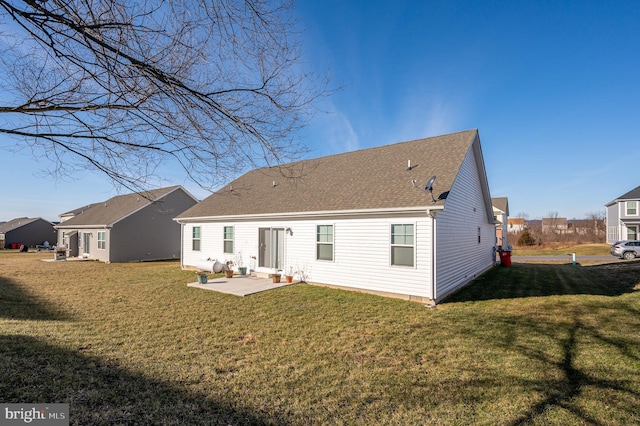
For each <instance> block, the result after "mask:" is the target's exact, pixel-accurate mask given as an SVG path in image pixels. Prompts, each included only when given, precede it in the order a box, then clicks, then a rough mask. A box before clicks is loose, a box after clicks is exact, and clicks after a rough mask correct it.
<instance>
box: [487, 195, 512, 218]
mask: <svg viewBox="0 0 640 426" xmlns="http://www.w3.org/2000/svg"><path fill="white" fill-rule="evenodd" d="M491 204H493V206H494V207H495V208H497V209H498V210H500V211H503V212H505V213H506V214H507V216H508V215H509V199H508V198H507V197H496V198H492V199H491Z"/></svg>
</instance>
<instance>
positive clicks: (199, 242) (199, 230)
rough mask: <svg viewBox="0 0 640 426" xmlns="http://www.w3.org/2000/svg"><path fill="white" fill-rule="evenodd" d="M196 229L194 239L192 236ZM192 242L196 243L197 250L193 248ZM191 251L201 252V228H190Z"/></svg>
mask: <svg viewBox="0 0 640 426" xmlns="http://www.w3.org/2000/svg"><path fill="white" fill-rule="evenodd" d="M196 228H197V229H198V238H196V237H194V235H193V234H194V231H195V230H196ZM194 241H198V248H197V249H194V248H193V243H194ZM191 251H202V227H201V226H194V227H192V228H191Z"/></svg>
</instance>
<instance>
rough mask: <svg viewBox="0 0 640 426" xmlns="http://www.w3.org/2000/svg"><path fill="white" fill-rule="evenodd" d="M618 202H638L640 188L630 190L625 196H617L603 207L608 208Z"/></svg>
mask: <svg viewBox="0 0 640 426" xmlns="http://www.w3.org/2000/svg"><path fill="white" fill-rule="evenodd" d="M618 200H640V186H638V187H637V188H634V189H632V190H631V191H629V192H627V193H626V194H623V195H621V196H619V197H618V198H616V199H615V200H612V201H609V202H608V203H607V204H605V206H610V205H611V204H614V203H616V202H617V201H618Z"/></svg>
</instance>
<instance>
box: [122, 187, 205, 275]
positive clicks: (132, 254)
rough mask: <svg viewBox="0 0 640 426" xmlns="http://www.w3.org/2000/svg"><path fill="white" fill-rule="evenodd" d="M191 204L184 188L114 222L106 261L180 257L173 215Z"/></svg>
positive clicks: (177, 225)
mask: <svg viewBox="0 0 640 426" xmlns="http://www.w3.org/2000/svg"><path fill="white" fill-rule="evenodd" d="M143 201H144V202H147V201H146V200H143ZM193 203H194V202H193V199H192V198H191V197H189V196H188V195H187V194H186V193H185V192H184V191H181V190H178V191H173V192H171V193H170V194H168V195H167V196H165V197H163V198H162V199H160V201H158V202H155V203H151V204H148V205H146V206H145V207H143V208H142V209H140V210H138V211H137V212H135V213H133V214H131V215H130V216H127V217H125V218H124V219H122V220H120V221H118V222H117V223H115V224H114V225H113V228H112V230H111V239H110V243H111V247H110V251H109V256H110V258H109V260H110V261H111V262H127V261H131V260H135V261H145V260H161V259H178V258H180V225H179V224H178V223H176V222H175V221H174V220H173V218H174V217H175V216H176V215H177V214H178V213H180V212H183V211H184V210H186V209H187V208H189V207H190V206H192V205H193Z"/></svg>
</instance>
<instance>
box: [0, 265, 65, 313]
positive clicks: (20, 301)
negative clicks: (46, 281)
mask: <svg viewBox="0 0 640 426" xmlns="http://www.w3.org/2000/svg"><path fill="white" fill-rule="evenodd" d="M0 318H5V319H14V320H40V321H47V320H54V321H63V320H69V319H70V318H69V315H68V314H67V313H65V312H64V311H62V310H61V309H60V308H59V307H58V306H55V305H53V304H52V303H50V302H47V301H44V300H42V299H40V298H39V297H37V296H36V295H34V294H32V293H30V292H28V291H26V290H25V289H24V288H22V287H21V286H20V285H18V283H16V282H15V281H13V280H11V279H9V278H6V277H3V276H0Z"/></svg>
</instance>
